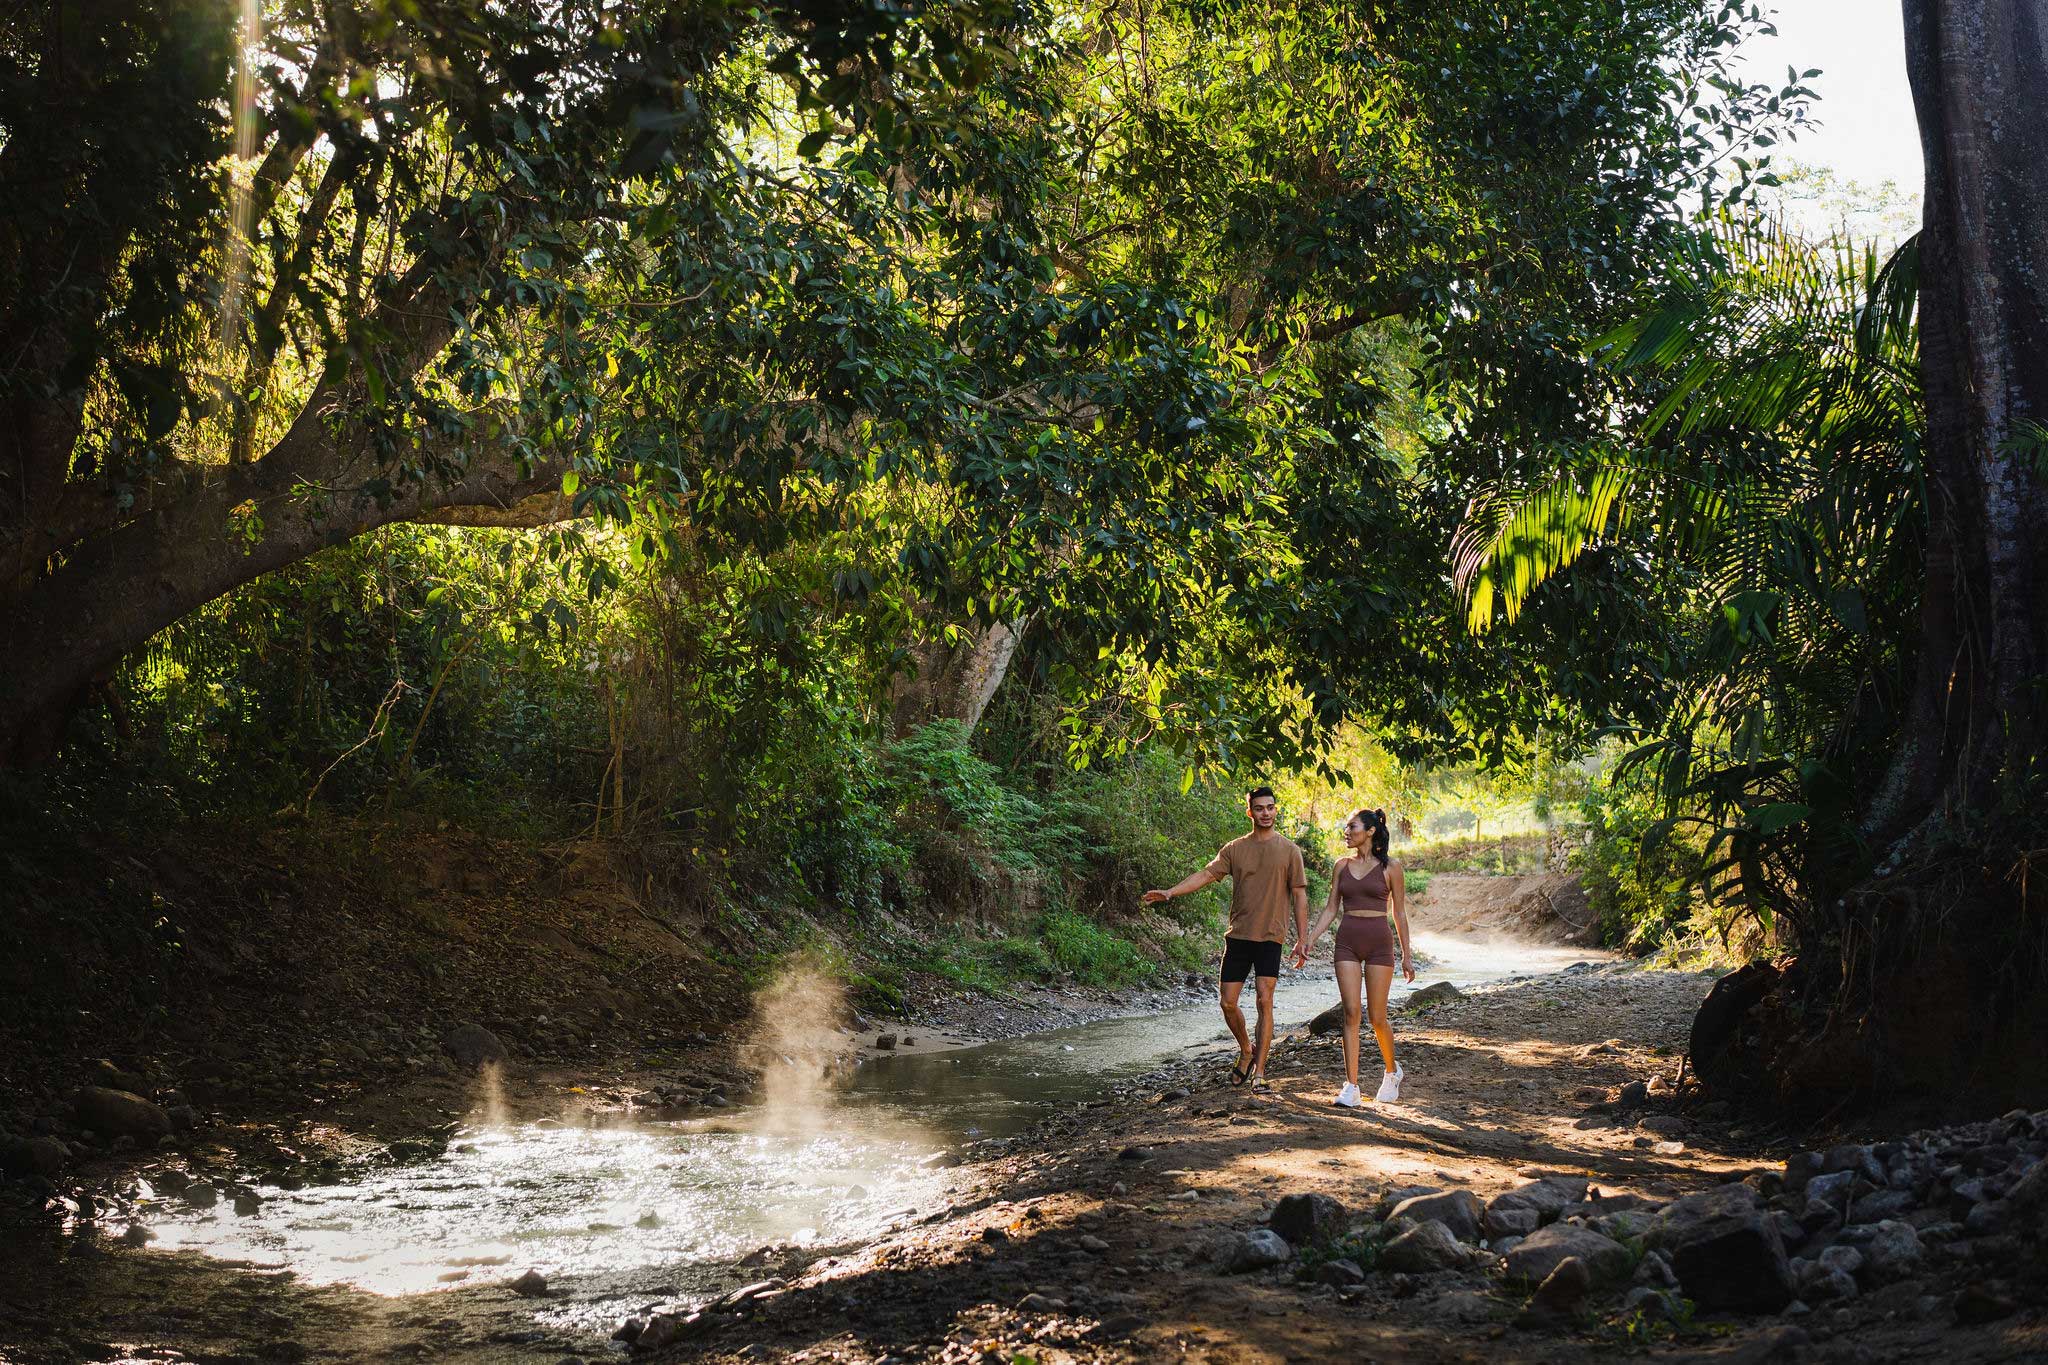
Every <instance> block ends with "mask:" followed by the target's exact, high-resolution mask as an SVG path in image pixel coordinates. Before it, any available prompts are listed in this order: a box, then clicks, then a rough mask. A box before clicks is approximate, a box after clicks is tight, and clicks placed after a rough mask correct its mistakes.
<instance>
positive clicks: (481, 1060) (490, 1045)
mask: <svg viewBox="0 0 2048 1365" xmlns="http://www.w3.org/2000/svg"><path fill="white" fill-rule="evenodd" d="M441 1046H442V1048H443V1049H445V1050H446V1051H447V1053H448V1055H449V1056H450V1057H453V1058H454V1059H455V1060H456V1061H457V1062H458V1063H460V1064H461V1065H463V1066H466V1067H470V1068H477V1067H483V1066H503V1065H504V1064H505V1061H506V1059H507V1058H508V1057H509V1056H510V1054H509V1053H507V1052H506V1051H505V1045H504V1044H503V1043H501V1042H499V1041H498V1035H497V1034H495V1033H493V1032H491V1031H490V1030H489V1029H487V1028H485V1027H484V1026H483V1025H482V1024H457V1025H456V1026H455V1027H454V1028H451V1029H449V1030H448V1031H447V1032H446V1033H444V1034H442V1035H441Z"/></svg>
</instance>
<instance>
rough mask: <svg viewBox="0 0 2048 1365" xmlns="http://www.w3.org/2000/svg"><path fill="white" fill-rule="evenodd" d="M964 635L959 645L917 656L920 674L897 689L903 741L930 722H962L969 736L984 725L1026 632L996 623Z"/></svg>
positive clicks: (930, 648) (934, 647)
mask: <svg viewBox="0 0 2048 1365" xmlns="http://www.w3.org/2000/svg"><path fill="white" fill-rule="evenodd" d="M963 635H964V636H965V638H963V639H962V640H961V642H960V643H959V644H957V645H947V644H944V643H933V644H930V645H927V646H925V647H924V648H922V649H921V650H919V651H918V669H917V673H916V674H915V675H914V676H913V677H911V678H910V679H909V680H908V681H906V682H905V683H903V684H902V685H901V686H900V687H899V688H898V689H897V692H896V701H895V705H894V707H893V708H892V710H893V717H892V719H893V725H894V729H895V732H896V735H897V736H898V738H901V737H902V736H904V735H907V734H909V733H910V732H911V731H912V730H915V729H916V728H917V727H918V726H920V725H923V724H925V723H926V722H927V721H934V720H957V721H959V722H961V723H962V724H963V725H965V726H966V727H967V729H968V732H969V733H972V732H973V730H974V727H976V726H977V725H979V724H981V714H982V712H984V711H986V710H987V709H988V704H989V702H990V701H991V700H992V699H993V698H994V697H995V695H996V689H997V688H999V687H1001V686H1002V685H1003V678H1004V676H1005V675H1006V674H1008V673H1009V671H1010V661H1011V660H1012V659H1014V658H1015V657H1016V656H1017V644H1018V641H1019V640H1020V639H1021V637H1022V635H1023V632H1022V630H1021V629H1020V628H1018V627H1015V626H1011V625H1009V624H1006V623H1004V622H1002V621H997V622H995V623H994V624H992V625H989V626H987V627H986V628H983V629H979V630H974V629H969V630H966V631H963Z"/></svg>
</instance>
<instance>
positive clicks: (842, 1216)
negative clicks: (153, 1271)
mask: <svg viewBox="0 0 2048 1365" xmlns="http://www.w3.org/2000/svg"><path fill="white" fill-rule="evenodd" d="M938 1152H939V1149H938V1148H937V1147H936V1146H935V1145H934V1144H932V1143H930V1142H926V1141H922V1140H919V1139H916V1138H913V1137H907V1136H875V1135H859V1134H852V1133H841V1132H833V1133H825V1134H811V1135H802V1134H797V1135H783V1134H766V1133H747V1132H735V1131H705V1130H696V1131H692V1130H690V1129H689V1128H687V1127H684V1126H681V1125H673V1126H672V1125H661V1124H651V1125H633V1126H617V1127H562V1128H545V1127H535V1126H532V1125H519V1126H514V1127H504V1128H496V1129H487V1130H483V1131H480V1132H476V1133H473V1134H471V1133H465V1134H462V1135H459V1136H458V1138H457V1140H456V1142H455V1144H454V1146H452V1147H451V1148H450V1150H449V1151H448V1153H447V1155H446V1156H445V1157H442V1158H440V1159H439V1160H436V1161H432V1162H428V1163H425V1164H416V1165H407V1166H393V1167H386V1168H382V1169H376V1170H372V1171H370V1172H368V1173H366V1174H365V1175H364V1177H363V1178H362V1179H360V1180H356V1181H354V1182H353V1183H350V1184H345V1185H333V1186H326V1187H320V1188H312V1189H305V1190H298V1191H287V1190H281V1189H264V1190H262V1191H261V1193H262V1194H264V1195H265V1196H266V1198H265V1201H264V1203H263V1206H262V1208H261V1209H260V1210H259V1211H258V1212H256V1213H254V1214H251V1215H247V1216H242V1215H237V1214H236V1213H234V1212H233V1211H232V1209H231V1208H229V1207H228V1206H227V1204H226V1202H225V1201H224V1202H223V1203H222V1204H221V1205H220V1206H218V1207H217V1208H215V1209H213V1210H208V1211H205V1212H193V1213H189V1214H184V1215H181V1216H177V1217H175V1218H173V1219H172V1220H170V1221H162V1222H156V1223H154V1224H153V1225H152V1226H153V1228H154V1230H155V1232H156V1234H157V1240H156V1241H155V1242H154V1243H153V1245H155V1246H158V1247H162V1248H166V1249H175V1248H191V1249H194V1250H199V1251H204V1252H206V1253H207V1254H209V1255H213V1256H221V1257H228V1258H233V1259H236V1260H245V1261H250V1262H254V1263H256V1264H259V1265H266V1266H276V1267H280V1268H287V1267H288V1268H290V1269H291V1270H293V1271H295V1272H297V1273H298V1274H299V1275H300V1276H301V1277H302V1278H304V1279H306V1280H308V1281H311V1282H313V1283H318V1284H332V1283H346V1284H350V1285H353V1286H355V1287H357V1288H361V1289H367V1290H371V1291H373V1292H376V1293H380V1294H413V1293H420V1292H423V1291H428V1290H433V1289H439V1288H447V1287H450V1286H452V1285H456V1284H461V1283H464V1282H466V1281H470V1280H505V1279H510V1278H512V1277H513V1276H515V1275H517V1274H519V1273H520V1272H522V1271H524V1270H527V1269H529V1268H532V1269H538V1270H540V1271H542V1272H543V1273H544V1274H547V1275H548V1276H549V1277H550V1278H551V1279H552V1278H556V1277H561V1276H571V1277H574V1276H591V1275H620V1274H622V1273H624V1272H632V1271H636V1270H646V1269H654V1268H662V1269H667V1268H682V1267H688V1266H692V1265H699V1266H701V1265H710V1264H719V1265H722V1264H729V1263H730V1262H732V1261H733V1260H735V1259H737V1258H738V1257H740V1256H743V1255H744V1254H746V1253H747V1252H749V1251H751V1250H753V1249H754V1248H756V1247H759V1246H761V1245H763V1244H764V1243H770V1242H792V1243H796V1244H799V1245H808V1244H818V1243H823V1244H834V1243H841V1242H846V1241H850V1240H854V1239H857V1238H860V1237H863V1236H867V1235H871V1234H872V1233H873V1232H875V1231H877V1230H879V1228H880V1227H882V1226H884V1225H886V1223H887V1222H888V1221H889V1218H890V1216H891V1215H892V1214H895V1215H899V1216H900V1215H901V1214H902V1213H903V1212H904V1211H905V1210H907V1209H910V1208H913V1207H914V1208H917V1209H918V1210H919V1211H920V1212H922V1211H923V1209H924V1207H925V1206H926V1205H927V1204H928V1203H929V1201H931V1200H932V1199H934V1198H936V1197H939V1196H940V1195H941V1192H942V1191H943V1188H944V1181H945V1175H944V1172H943V1171H941V1170H939V1169H938V1168H936V1167H935V1166H934V1165H933V1164H932V1159H933V1158H934V1157H935V1156H936V1155H937V1154H938ZM941 1202H943V1201H941ZM627 1278H629V1279H632V1280H634V1281H637V1282H641V1283H642V1287H651V1286H654V1285H655V1284H657V1283H658V1278H650V1277H648V1276H644V1275H643V1276H637V1277H634V1276H628V1277H627Z"/></svg>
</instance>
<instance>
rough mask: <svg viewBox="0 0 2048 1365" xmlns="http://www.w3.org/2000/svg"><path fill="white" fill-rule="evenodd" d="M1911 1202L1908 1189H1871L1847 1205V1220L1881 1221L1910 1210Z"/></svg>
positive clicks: (1859, 1221)
mask: <svg viewBox="0 0 2048 1365" xmlns="http://www.w3.org/2000/svg"><path fill="white" fill-rule="evenodd" d="M1913 1204H1914V1200H1913V1195H1912V1192H1911V1191H1910V1190H1872V1191H1871V1192H1870V1193H1869V1194H1866V1195H1864V1196H1862V1197H1861V1198H1860V1199H1858V1200H1856V1202H1855V1203H1853V1204H1851V1205H1850V1206H1849V1221H1850V1222H1851V1223H1882V1222H1884V1221H1885V1220H1886V1219H1888V1218H1897V1217H1900V1216H1901V1215H1903V1214H1906V1213H1908V1212H1910V1211H1911V1210H1912V1208H1913Z"/></svg>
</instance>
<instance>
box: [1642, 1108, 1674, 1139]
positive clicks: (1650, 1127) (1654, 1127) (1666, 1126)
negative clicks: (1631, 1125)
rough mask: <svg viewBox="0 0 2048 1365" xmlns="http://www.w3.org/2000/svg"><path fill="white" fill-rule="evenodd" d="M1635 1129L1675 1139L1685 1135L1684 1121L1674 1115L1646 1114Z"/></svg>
mask: <svg viewBox="0 0 2048 1365" xmlns="http://www.w3.org/2000/svg"><path fill="white" fill-rule="evenodd" d="M1636 1127H1638V1128H1640V1129H1642V1130H1643V1131H1644V1132H1646V1133H1655V1134H1657V1135H1658V1136H1659V1137H1667V1138H1675V1137H1683V1136H1684V1135H1685V1120H1684V1119H1682V1118H1680V1117H1678V1115H1676V1114H1648V1115H1645V1116H1644V1117H1643V1119H1642V1121H1641V1122H1639V1123H1637V1124H1636Z"/></svg>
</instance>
